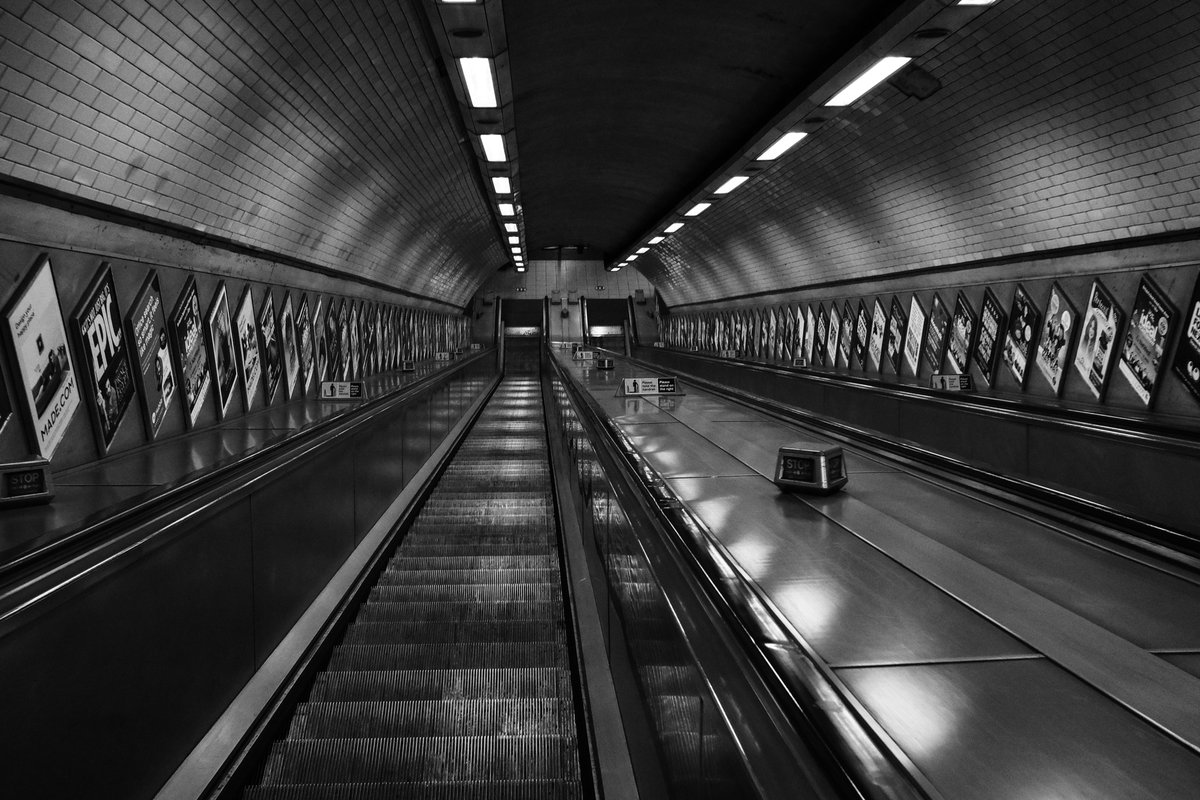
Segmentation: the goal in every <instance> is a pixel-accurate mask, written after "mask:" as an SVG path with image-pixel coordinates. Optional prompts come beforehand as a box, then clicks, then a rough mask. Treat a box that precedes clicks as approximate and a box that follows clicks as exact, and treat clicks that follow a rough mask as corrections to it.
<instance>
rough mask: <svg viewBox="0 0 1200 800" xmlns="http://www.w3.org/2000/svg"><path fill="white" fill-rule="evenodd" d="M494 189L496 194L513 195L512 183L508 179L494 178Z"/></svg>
mask: <svg viewBox="0 0 1200 800" xmlns="http://www.w3.org/2000/svg"><path fill="white" fill-rule="evenodd" d="M492 188H493V189H495V190H496V194H512V181H511V180H509V179H508V178H492Z"/></svg>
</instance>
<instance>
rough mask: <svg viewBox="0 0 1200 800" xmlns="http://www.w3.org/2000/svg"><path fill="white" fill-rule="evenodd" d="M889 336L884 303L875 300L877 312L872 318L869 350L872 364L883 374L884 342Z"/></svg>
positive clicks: (877, 299)
mask: <svg viewBox="0 0 1200 800" xmlns="http://www.w3.org/2000/svg"><path fill="white" fill-rule="evenodd" d="M886 334H887V314H886V313H885V312H884V310H883V303H881V302H879V298H878V297H877V298H875V312H874V314H873V315H872V316H871V343H870V345H868V347H867V350H868V352H869V353H870V355H871V363H872V364H873V365H874V368H875V369H876V370H878V371H879V372H883V340H884V338H885V336H886Z"/></svg>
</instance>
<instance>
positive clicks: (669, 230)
mask: <svg viewBox="0 0 1200 800" xmlns="http://www.w3.org/2000/svg"><path fill="white" fill-rule="evenodd" d="M682 227H683V223H682V222H672V223H671V224H670V225H668V226H667V228H666V230H665V231H664V233H674V232H675V231H677V230H679V229H680V228H682Z"/></svg>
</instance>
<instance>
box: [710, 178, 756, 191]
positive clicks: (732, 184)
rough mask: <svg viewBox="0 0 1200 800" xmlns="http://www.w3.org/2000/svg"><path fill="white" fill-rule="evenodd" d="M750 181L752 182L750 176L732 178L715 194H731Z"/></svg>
mask: <svg viewBox="0 0 1200 800" xmlns="http://www.w3.org/2000/svg"><path fill="white" fill-rule="evenodd" d="M748 180H750V176H749V175H734V176H733V177H732V178H730V179H729V180H727V181H725V182H724V183H722V184H721V185H720V187H718V189H717V190H716V191H715V192H713V194H729V193H730V192H732V191H733V190H734V189H736V188H737V187H739V186H741V185H742V184H743V183H745V182H746V181H748Z"/></svg>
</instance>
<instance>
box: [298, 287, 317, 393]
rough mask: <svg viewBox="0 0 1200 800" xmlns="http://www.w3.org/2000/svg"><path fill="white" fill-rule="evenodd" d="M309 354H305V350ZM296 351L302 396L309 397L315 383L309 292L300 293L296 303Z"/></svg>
mask: <svg viewBox="0 0 1200 800" xmlns="http://www.w3.org/2000/svg"><path fill="white" fill-rule="evenodd" d="M306 350H307V351H308V355H307V356H305V351H306ZM296 352H297V355H299V357H300V387H301V388H300V396H301V397H307V396H308V391H309V389H311V388H312V383H313V380H312V379H313V363H314V357H315V352H314V350H313V329H312V314H311V313H310V309H309V306H308V293H305V294H302V295H300V302H299V303H298V304H297V305H296Z"/></svg>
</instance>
